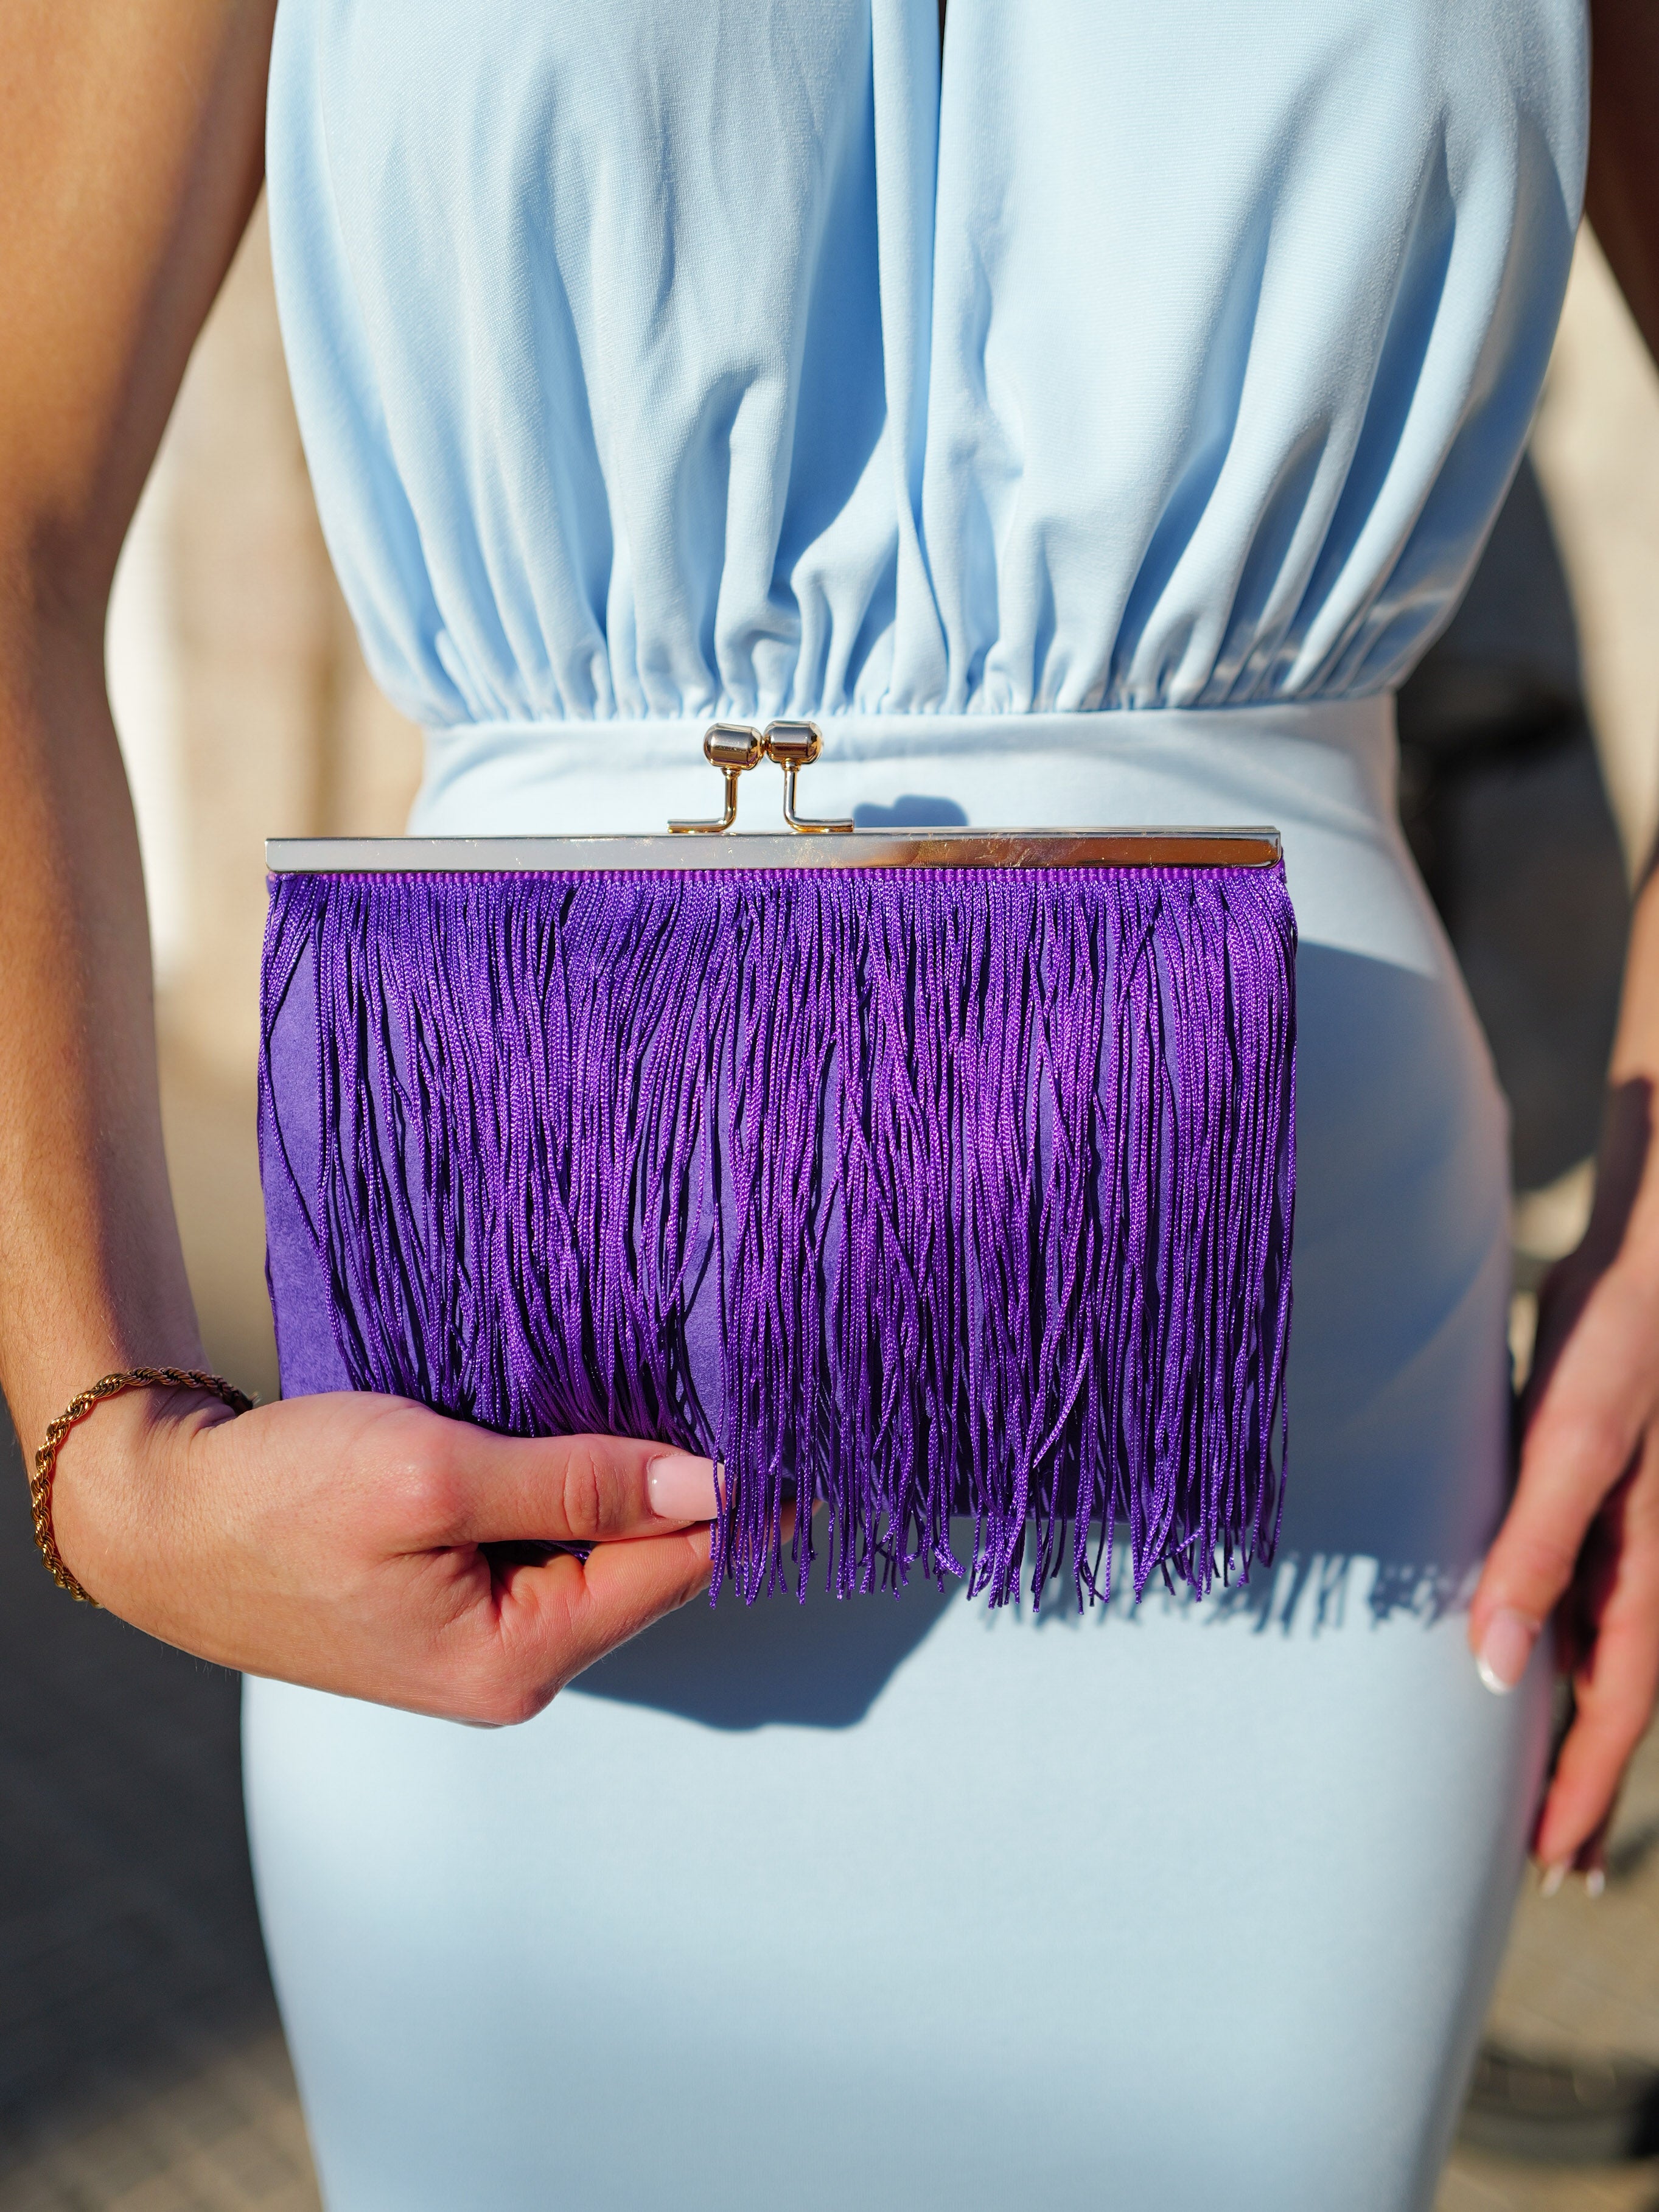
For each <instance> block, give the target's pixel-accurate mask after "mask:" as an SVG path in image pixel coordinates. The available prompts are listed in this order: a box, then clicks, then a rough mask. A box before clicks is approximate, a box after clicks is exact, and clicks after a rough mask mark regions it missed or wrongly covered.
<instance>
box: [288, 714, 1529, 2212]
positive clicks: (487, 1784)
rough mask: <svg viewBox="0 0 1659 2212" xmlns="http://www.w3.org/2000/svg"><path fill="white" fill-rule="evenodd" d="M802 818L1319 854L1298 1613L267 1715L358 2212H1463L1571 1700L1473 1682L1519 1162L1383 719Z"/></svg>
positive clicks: (905, 1620)
mask: <svg viewBox="0 0 1659 2212" xmlns="http://www.w3.org/2000/svg"><path fill="white" fill-rule="evenodd" d="M592 734H593V733H592V728H591V726H589V729H588V732H587V735H588V736H589V737H590V738H591V737H592ZM700 735H701V731H700V727H699V728H698V729H697V730H695V731H694V730H692V729H690V726H681V725H678V724H663V723H658V724H649V725H647V724H636V725H631V726H629V725H613V726H611V728H610V729H609V730H608V731H607V732H606V746H605V756H604V763H603V765H602V766H599V767H596V766H595V765H594V761H593V755H592V750H591V748H590V747H588V746H585V745H578V744H566V743H562V742H560V739H559V734H558V733H557V732H552V733H550V732H549V731H548V729H547V728H546V727H545V726H544V727H542V728H540V729H537V730H530V729H524V730H517V729H514V728H513V727H511V726H499V727H495V728H478V729H473V730H471V731H469V732H465V733H464V734H460V735H453V734H452V735H450V736H447V737H441V738H435V739H434V741H433V744H432V750H431V756H430V759H431V766H430V769H429V773H428V783H427V787H426V789H425V790H424V792H423V793H422V799H421V801H420V803H419V805H417V809H416V822H415V824H414V826H415V827H416V828H418V829H421V830H422V831H423V832H425V833H427V834H435V833H441V832H443V831H446V830H448V831H460V830H468V831H476V832H480V833H488V832H489V831H492V830H509V829H510V830H512V831H514V832H520V833H522V832H525V831H527V830H532V829H544V830H547V831H557V830H571V831H574V830H580V829H649V828H656V827H659V826H660V823H661V822H662V820H663V819H664V818H665V817H666V816H668V815H669V814H684V813H696V812H701V811H708V810H707V808H706V805H705V801H706V799H707V797H708V793H705V792H704V791H703V789H702V785H703V782H704V781H708V783H709V784H710V785H712V784H713V777H712V775H710V774H709V771H708V770H707V769H704V768H703V767H702V763H701V761H700V759H699V757H698V755H697V749H696V748H697V740H698V738H699V737H700ZM749 781H750V782H751V783H755V784H757V785H758V784H759V782H760V781H761V779H760V778H759V777H755V778H751V779H749ZM802 803H803V805H809V806H810V807H811V810H812V811H822V812H826V813H828V812H842V811H848V810H849V809H852V810H855V811H856V812H857V816H858V818H859V819H860V821H862V822H865V823H878V822H894V823H899V822H910V823H917V822H922V821H927V820H932V821H952V822H959V821H964V820H965V821H968V822H971V823H975V824H987V825H989V824H994V823H1006V824H1007V825H1009V826H1022V825H1025V824H1030V823H1039V822H1052V823H1057V824H1063V823H1136V822H1140V823H1148V822H1165V823H1182V822H1186V823H1194V822H1203V821H1213V822H1251V821H1255V822H1269V823H1276V824H1277V825H1278V826H1279V828H1280V829H1281V830H1282V831H1283V833H1284V836H1285V854H1286V863H1287V872H1288V878H1289V884H1290V889H1291V896H1292V899H1293V900H1294V902H1295V904H1296V908H1297V920H1298V924H1299V928H1300V950H1299V952H1298V957H1297V993H1298V1008H1299V1052H1298V1068H1297V1126H1298V1191H1297V1221H1296V1237H1295V1261H1294V1265H1295V1295H1296V1309H1295V1320H1294V1325H1293V1331H1292V1340H1291V1368H1290V1383H1289V1406H1290V1418H1291V1462H1290V1474H1289V1485H1288V1497H1287V1505H1286V1511H1285V1522H1284V1531H1283V1537H1282V1541H1281V1545H1280V1549H1279V1557H1278V1559H1277V1562H1276V1564H1275V1565H1273V1567H1272V1568H1262V1569H1259V1570H1258V1571H1257V1572H1256V1573H1255V1576H1253V1577H1252V1578H1251V1580H1250V1582H1249V1585H1248V1587H1246V1588H1244V1589H1239V1590H1237V1591H1234V1592H1231V1593H1229V1594H1226V1595H1224V1596H1223V1597H1222V1598H1221V1599H1220V1600H1214V1599H1212V1600H1211V1601H1207V1602H1206V1603H1204V1604H1202V1605H1198V1604H1194V1603H1192V1602H1190V1601H1187V1600H1185V1599H1177V1598H1175V1597H1172V1596H1169V1595H1164V1593H1162V1591H1161V1590H1158V1591H1154V1592H1152V1593H1149V1595H1147V1596H1146V1599H1145V1600H1144V1601H1142V1602H1141V1603H1140V1604H1139V1607H1137V1606H1135V1605H1134V1604H1133V1601H1131V1600H1130V1598H1129V1597H1128V1596H1127V1595H1121V1594H1120V1595H1117V1596H1115V1598H1114V1600H1113V1601H1112V1602H1111V1604H1110V1605H1109V1607H1103V1608H1098V1609H1097V1610H1095V1611H1094V1612H1092V1613H1087V1614H1084V1615H1081V1616H1079V1614H1078V1613H1076V1612H1075V1611H1073V1609H1071V1607H1070V1606H1069V1605H1068V1604H1067V1603H1066V1601H1065V1600H1064V1598H1063V1596H1062V1597H1061V1598H1060V1600H1059V1601H1055V1602H1054V1603H1052V1604H1051V1606H1049V1607H1047V1608H1045V1609H1044V1610H1043V1611H1042V1613H1041V1614H1040V1615H1037V1616H1036V1617H1034V1616H1033V1615H1032V1613H1031V1612H1030V1609H1029V1607H1023V1608H1015V1607H1010V1608H1008V1609H1007V1610H1005V1611H1003V1612H1001V1613H987V1611H986V1610H985V1609H984V1607H983V1605H982V1604H981V1603H980V1602H975V1603H973V1604H969V1602H967V1601H965V1600H964V1599H963V1597H962V1596H961V1595H959V1594H951V1595H945V1596H941V1595H938V1594H936V1593H933V1592H932V1591H930V1590H928V1589H926V1588H924V1587H922V1586H921V1585H920V1584H918V1585H916V1586H915V1587H913V1588H912V1589H910V1590H908V1592H906V1593H905V1594H904V1595H902V1596H898V1597H894V1596H891V1595H883V1596H874V1597H868V1598H864V1599H858V1600H851V1601H846V1602H842V1603H837V1602H836V1601H834V1600H831V1599H827V1598H825V1597H823V1595H814V1596H813V1597H812V1598H811V1600H810V1601H809V1602H808V1603H807V1604H806V1606H805V1607H804V1608H802V1607H797V1606H796V1605H795V1604H794V1603H793V1601H792V1600H789V1599H774V1600H771V1601H763V1603H762V1604H760V1605H758V1606H757V1607H755V1608H754V1609H753V1610H752V1611H745V1610H744V1608H743V1607H742V1606H741V1605H739V1604H738V1603H737V1602H736V1601H734V1600H733V1599H732V1597H731V1595H730V1594H729V1593H728V1594H727V1595H725V1596H723V1597H722V1599H721V1601H720V1604H719V1606H718V1607H715V1608H714V1609H712V1610H711V1609H710V1608H709V1607H708V1606H706V1605H703V1604H696V1605H694V1606H692V1607H688V1608H687V1609H686V1610H685V1611H684V1612H683V1613H679V1614H678V1615H676V1616H675V1617H674V1618H673V1619H671V1620H669V1621H666V1622H665V1623H662V1624H660V1625H659V1626H657V1627H656V1628H654V1629H652V1630H650V1631H648V1632H647V1633H646V1634H645V1635H644V1636H642V1637H641V1638H637V1639H636V1640H635V1642H634V1643H633V1644H629V1645H627V1646H625V1647H624V1648H623V1650H620V1651H618V1652H617V1653H615V1654H613V1655H612V1656H611V1657H610V1658H609V1659H607V1660H605V1662H602V1663H601V1664H600V1665H599V1666H598V1667H596V1668H593V1669H592V1670H591V1672H590V1673H588V1674H586V1675H585V1676H583V1677H582V1678H580V1680H578V1681H577V1682H576V1683H575V1684H574V1685H573V1686H572V1687H571V1688H570V1689H569V1690H568V1691H567V1692H565V1693H564V1694H563V1695H562V1696H561V1697H559V1698H558V1699H556V1700H555V1702H554V1703H553V1705H551V1706H550V1708H549V1709H548V1710H547V1711H545V1712H544V1713H543V1714H542V1715H541V1716H540V1717H538V1719H536V1720H534V1721H532V1722H530V1723H528V1724H526V1726H524V1727H522V1728H519V1729H511V1730H505V1731H500V1732H493V1733H492V1732H487V1731H481V1730H477V1729H469V1728H465V1727H460V1726H456V1725H452V1724H449V1723H444V1722H439V1721H432V1720H426V1719H419V1718H415V1717H410V1716H409V1715H406V1714H403V1713H396V1712H392V1711H384V1710H381V1709H379V1708H376V1707H373V1706H368V1705H359V1704H355V1703H352V1702H350V1701H349V1700H346V1699H337V1698H332V1697H328V1696H324V1695H321V1694H319V1693H317V1692H311V1691H307V1690H301V1689H296V1688H295V1687H292V1686H289V1685H285V1684H280V1683H273V1682H265V1681H250V1682H249V1684H248V1686H247V1692H246V1775H247V1795H248V1808H249V1817H250V1822H251V1829H252V1843H253V1853H254V1863H255V1870H256V1875H257V1879H258V1889H259V1897H260V1904H261V1909H262V1911H263V1914H264V1926H265V1932H266V1936H267V1941H268V1943H269V1946H270V1956H271V1961H272V1966H273V1969H274V1972H275V1976H276V1987H277V1991H278V1996H279V1998H280V2001H281V2004H282V2009H283V2019H284V2022H285V2024H286V2027H287V2029H288V2033H289V2040H290V2044H291V2045H292V2049H293V2052H294V2057H295V2067H296V2070H297V2073H298V2076H299V2081H300V2086H301V2094H302V2097H303V2100H304V2103H305V2109H306V2114H307V2122H308V2124H309V2127H310V2130H311V2137H312V2142H313V2148H314V2151H315V2154H316V2158H317V2163H318V2166H319V2172H320V2176H321V2179H322V2185H323V2190H324V2194H325V2200H326V2203H327V2204H328V2206H329V2208H330V2212H428V2208H429V2212H462V2208H475V2207H476V2208H478V2212H532V2208H534V2212H705V2208H706V2212H714V2208H720V2212H750V2208H753V2212H853V2208H857V2212H933V2208H939V2212H992V2208H996V2212H1004V2208H1006V2207H1007V2206H1008V2205H1010V2204H1012V2203H1025V2204H1044V2205H1056V2206H1066V2205H1072V2204H1077V2205H1099V2206H1103V2207H1105V2206H1109V2207H1112V2208H1115V2212H1140V2208H1146V2212H1154V2208H1156V2212H1218V2208H1221V2207H1225V2208H1229V2212H1245V2208H1249V2212H1256V2208H1260V2212H1332V2208H1334V2207H1338V2206H1340V2207H1343V2208H1352V2212H1408V2208H1420V2207H1425V2206H1427V2205H1429V2204H1430V2203H1431V2201H1432V2197H1433V2195H1434V2191H1435V2186H1436V2181H1437V2174H1438V2172H1439V2168H1440V2166H1441V2163H1442V2161H1443V2157H1444V2155H1445V2152H1446V2149H1447V2147H1448V2144H1449V2139H1450V2135H1451V2130H1452V2128H1453V2126H1454V2124H1455V2117H1456V2113H1457V2110H1458V2106H1459V2104H1460V2101H1461V2098H1462V2091H1463V2087H1464V2085H1465V2081H1466V2079H1467V2075H1468V2066H1469V2063H1470V2061H1471V2058H1472V2057H1473V2053H1474V2046H1475V2042H1476V2039H1477V2037H1478V2033H1479V2030H1480V2021H1481V2019H1482V2016H1483V2014H1484V2011H1485V2008H1486V2002H1487V1998H1488V1996H1489V1994H1490V1990H1491V1985H1492V1979H1493V1977H1494V1975H1495V1972H1496V1970H1497V1966H1498V1959H1499V1956H1500V1954H1501V1951H1502V1948H1503V1943H1504V1935H1505V1932H1506V1929H1507V1925H1508V1921H1509V1915H1510V1906H1511V1904H1512V1901H1513V1897H1514V1893H1515V1887H1516V1880H1517V1877H1518V1875H1519V1871H1520V1869H1521V1866H1522V1857H1523V1852H1524V1846H1525V1840H1526V1835H1527V1830H1528V1820H1529V1818H1530V1814H1531V1810H1532V1807H1533V1805H1534V1801H1535V1797H1536V1793H1537V1790H1538V1787H1539V1784H1540V1779H1541V1772H1542V1768H1543V1762H1544V1756H1545V1750H1546V1735H1547V1678H1546V1668H1547V1658H1546V1657H1544V1656H1541V1657H1540V1659H1539V1660H1538V1661H1537V1662H1535V1664H1534V1669H1533V1672H1532V1674H1531V1675H1530V1676H1529V1677H1528V1680H1527V1682H1526V1683H1525V1684H1524V1685H1523V1686H1522V1689H1521V1690H1520V1691H1519V1692H1517V1693H1516V1694H1515V1695H1514V1696H1512V1697H1510V1698H1508V1699H1495V1698H1493V1697H1492V1696H1491V1695H1490V1694H1489V1693H1488V1692H1486V1690H1484V1689H1483V1688H1482V1687H1481V1686H1480V1682H1479V1680H1477V1677H1476V1674H1475V1671H1474V1665H1473V1663H1472V1662H1471V1660H1470V1658H1469V1655H1468V1650H1467V1647H1466V1644H1465V1621H1464V1617H1463V1610H1462V1607H1463V1603H1464V1601H1465V1599H1466V1597H1467V1594H1468V1589H1469V1587H1470V1585H1471V1583H1472V1580H1473V1577H1474V1571H1475V1570H1476V1568H1477V1565H1478V1563H1479V1560H1480V1555H1481V1553H1482V1551H1483V1549H1484V1547H1486V1543H1487V1542H1488V1541H1489V1540H1490V1537H1491V1535H1492V1531H1493V1530H1494V1528H1495V1527H1496V1525H1497V1522H1498V1518H1499V1516H1500V1515H1501V1512H1502V1510H1503V1505H1504V1497H1505V1492H1506V1486H1507V1449H1508V1447H1507V1435H1508V1419H1509V1413H1508V1367H1507V1354H1506V1350H1505V1315H1506V1306H1507V1297H1508V1288H1509V1279H1508V1248H1507V1178H1506V1172H1505V1128H1504V1108H1503V1104H1502V1102H1501V1100H1500V1098H1499V1097H1498V1093H1497V1091H1496V1088H1495V1085H1494V1083H1493V1079H1492V1070H1491V1066H1490V1062H1489V1059H1488V1056H1487V1053H1486V1047H1485V1044H1484V1042H1483V1041H1482V1039H1481V1037H1480V1033H1479V1030H1478V1029H1477V1027H1476V1025H1475V1023H1474V1017H1473V1015H1472V1013H1471V1012H1470V1008H1469V1006H1468V1000H1467V997H1466V995H1465V994H1464V991H1463V988H1462V982H1461V981H1460V979H1459V977H1458V975H1457V973H1456V970H1455V966H1454V963H1453V961H1452V957H1451V955H1450V952H1449V949H1448V947H1447V945H1446V943H1445V940H1444V938H1443V935H1442V933H1441V931H1440V929H1439V927H1438V925H1437V921H1436V920H1435V917H1434V915H1433V913H1432V910H1431V907H1430V905H1429V902H1428V901H1427V898H1426V896H1425V893H1424V891H1423V889H1422V886H1421V884H1420V883H1419V880H1418V878H1417V877H1416V874H1415V872H1414V871H1413V867H1412V866H1411V862H1410V860H1409V858H1408V856H1407V852H1406V849H1405V847H1404V844H1403V842H1402V840H1401V836H1400V832H1399V829H1398V825H1397V821H1396V817H1395V806H1394V739H1393V723H1392V712H1391V704H1390V702H1389V701H1388V700H1386V699H1364V700H1359V701H1352V702H1341V703H1338V704H1333V705H1324V706H1312V707H1306V708H1296V707H1289V708H1286V707H1277V708H1247V709H1231V710H1223V711H1218V712H1214V713H1198V712H1187V713H1183V712H1158V713H1144V714H1120V713H1114V714H1051V715H1042V716H1029V717H1019V718H1013V717H1006V718H999V717H991V716H980V717H975V718H971V719H964V720H960V721H957V720H946V719H945V718H943V717H939V716H931V715H930V716H916V717H911V718H905V717H891V718H881V719H880V720H854V719H853V718H845V719H843V718H841V717H837V718H836V720H835V723H834V726H833V727H829V728H827V729H826V758H825V762H824V763H823V765H822V766H821V767H819V768H817V769H813V770H812V771H811V775H810V776H809V777H808V779H806V781H805V782H804V784H803V789H802ZM750 805H751V801H750V796H749V794H748V793H747V792H746V791H745V795H744V807H745V815H744V826H750V823H749V820H748V813H747V810H748V809H749V808H750ZM752 826H757V827H759V826H764V824H763V821H762V820H760V819H757V820H756V821H755V822H754V823H753V825H752Z"/></svg>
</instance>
